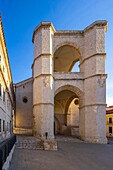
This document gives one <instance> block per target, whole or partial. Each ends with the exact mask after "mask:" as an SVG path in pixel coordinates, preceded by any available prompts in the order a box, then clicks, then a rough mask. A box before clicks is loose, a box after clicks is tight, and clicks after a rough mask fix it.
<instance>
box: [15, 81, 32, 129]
mask: <svg viewBox="0 0 113 170" xmlns="http://www.w3.org/2000/svg"><path fill="white" fill-rule="evenodd" d="M15 94H16V113H15V114H16V122H15V127H16V128H20V129H21V128H24V129H32V126H33V81H32V78H30V79H28V80H25V81H23V82H20V83H17V84H16V85H15Z"/></svg>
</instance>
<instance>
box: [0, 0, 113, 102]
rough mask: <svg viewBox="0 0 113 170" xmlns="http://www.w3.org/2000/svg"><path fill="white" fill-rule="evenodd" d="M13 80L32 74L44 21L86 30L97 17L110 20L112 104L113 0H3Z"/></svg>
mask: <svg viewBox="0 0 113 170" xmlns="http://www.w3.org/2000/svg"><path fill="white" fill-rule="evenodd" d="M0 13H1V15H2V22H3V28H4V33H5V39H6V45H7V49H8V56H9V60H10V65H11V70H12V76H13V82H14V83H17V82H20V81H22V80H24V79H27V78H29V77H31V76H32V72H31V65H32V63H33V43H32V34H33V31H34V29H35V27H36V26H37V25H38V24H39V23H40V22H42V21H51V22H52V23H53V25H54V27H55V29H56V30H71V29H72V30H83V29H84V28H85V27H87V26H88V25H90V24H91V23H93V22H94V21H96V20H107V21H108V30H107V33H106V44H105V45H106V53H107V57H106V74H108V78H107V89H106V96H107V104H108V105H113V59H112V58H113V0H78V1H77V0H0Z"/></svg>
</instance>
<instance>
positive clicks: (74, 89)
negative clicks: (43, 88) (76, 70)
mask: <svg viewBox="0 0 113 170" xmlns="http://www.w3.org/2000/svg"><path fill="white" fill-rule="evenodd" d="M64 90H69V91H72V92H73V93H75V94H76V95H77V96H78V97H79V100H80V105H81V106H82V104H83V96H84V92H83V91H81V90H80V89H79V88H78V87H76V86H72V85H64V86H61V87H59V88H58V89H56V91H55V93H54V96H56V95H57V94H58V93H60V92H61V91H64Z"/></svg>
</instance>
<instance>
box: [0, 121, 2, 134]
mask: <svg viewBox="0 0 113 170" xmlns="http://www.w3.org/2000/svg"><path fill="white" fill-rule="evenodd" d="M1 131H2V120H1V119H0V132H1Z"/></svg>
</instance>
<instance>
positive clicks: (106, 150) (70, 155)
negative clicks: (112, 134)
mask: <svg viewBox="0 0 113 170" xmlns="http://www.w3.org/2000/svg"><path fill="white" fill-rule="evenodd" d="M112 158H113V145H111V144H105V145H104V144H89V143H84V142H75V141H72V140H71V141H68V140H67V141H63V140H62V141H59V142H58V151H43V150H28V149H18V148H16V149H15V151H14V155H13V159H12V162H11V166H10V170H26V169H27V170H113V159H112Z"/></svg>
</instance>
